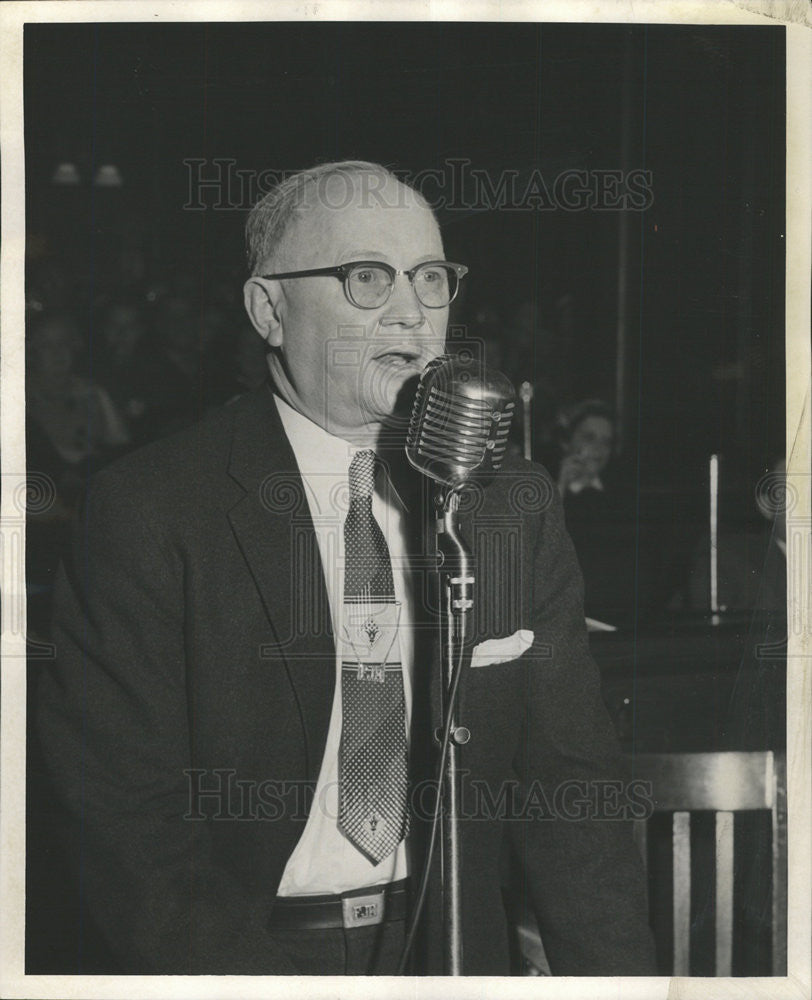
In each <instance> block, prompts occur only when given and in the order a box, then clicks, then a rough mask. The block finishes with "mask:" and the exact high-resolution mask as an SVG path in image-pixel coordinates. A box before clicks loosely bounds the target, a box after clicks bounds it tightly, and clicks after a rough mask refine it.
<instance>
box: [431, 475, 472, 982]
mask: <svg viewBox="0 0 812 1000" xmlns="http://www.w3.org/2000/svg"><path fill="white" fill-rule="evenodd" d="M459 502H460V493H459V490H457V489H449V490H448V491H447V492H444V491H443V490H439V491H438V493H437V496H436V498H435V503H436V505H437V508H438V516H437V555H438V564H439V571H440V583H441V598H442V601H443V606H444V620H443V623H442V629H443V631H442V642H441V646H442V652H443V674H444V676H443V682H444V683H443V684H442V718H443V720H444V721H445V720H446V718H448V716H449V715H450V717H451V727H450V738H449V744H448V752H447V756H446V759H445V766H444V768H443V776H442V797H443V802H442V812H441V815H440V823H441V830H442V837H441V844H442V854H441V878H442V888H443V928H444V935H443V938H444V939H443V964H444V969H445V974H446V975H449V976H461V975H462V918H461V914H462V891H461V889H462V886H461V878H460V846H459V809H460V789H459V779H458V773H457V772H458V766H459V765H458V749H457V748H458V747H459V746H462V745H463V744H465V743H467V742H468V740H469V739H470V738H471V733H470V731H469V730H468V729H466V728H465V727H464V726H460V725H458V720H457V718H456V715H455V712H456V709H455V705H454V701H455V696H456V693H457V691H458V690H459V688H458V687H457V686H454V687H452V679H453V678H454V675H455V672H456V668H457V666H458V665H459V666H460V671H464V670H466V669H467V667H468V665H469V664H468V662H465V661H467V660H470V655H471V651H470V649H466V645H465V639H466V635H467V631H468V629H467V626H468V622H469V621H470V614H471V611H472V610H473V606H474V600H473V592H474V567H473V556H472V554H471V551H470V549H469V548H468V546H467V545H466V543H465V541H464V539H463V538H462V537H461V536H460V533H459V523H458V519H457V511H458V509H459ZM462 658H464V660H463V662H462V663H461V664H460V660H461V659H462ZM437 736H438V738H439V740H440V741H442V736H443V732H442V730H440V731H439V732H438V733H437Z"/></svg>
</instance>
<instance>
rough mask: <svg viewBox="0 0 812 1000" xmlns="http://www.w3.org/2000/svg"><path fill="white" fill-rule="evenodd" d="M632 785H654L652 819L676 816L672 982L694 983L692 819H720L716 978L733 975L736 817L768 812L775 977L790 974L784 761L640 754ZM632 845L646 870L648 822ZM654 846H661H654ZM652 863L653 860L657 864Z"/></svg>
mask: <svg viewBox="0 0 812 1000" xmlns="http://www.w3.org/2000/svg"><path fill="white" fill-rule="evenodd" d="M629 763H630V766H631V771H632V777H633V778H634V779H637V780H642V781H646V782H650V783H651V792H652V807H653V809H654V811H655V812H659V813H671V814H672V857H673V896H672V911H673V957H674V964H673V975H677V976H683V975H684V976H687V975H690V964H691V963H690V958H691V816H690V814H691V813H692V812H713V813H714V819H715V886H716V894H715V914H714V924H715V932H716V949H715V974H716V975H717V976H730V975H732V974H733V924H734V872H735V870H736V869H737V867H738V865H737V863H735V860H734V859H735V849H736V844H735V838H734V829H735V817H734V813H736V812H740V811H745V810H747V811H750V810H767V811H769V812H770V813H771V815H772V897H773V898H772V974H773V975H775V976H783V975H786V969H787V810H786V761H785V757H784V754H783V753H778V752H773V751H771V750H767V751H757V752H749V751H748V752H744V751H742V752H739V751H730V752H728V751H719V752H714V753H663V754H635V755H634V756H632V757H630V758H629ZM634 839H635V842H636V843H637V846H638V848H639V850H640V853H641V855H642V857H643V862H644V865H645V866H646V868H647V869H648V862H649V857H648V855H649V849H648V839H649V832H648V831H647V829H646V821H645V820H643V821H640V820H637V821H635V823H634ZM655 846H656V845H655ZM652 861H653V858H652Z"/></svg>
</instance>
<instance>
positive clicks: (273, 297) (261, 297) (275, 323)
mask: <svg viewBox="0 0 812 1000" xmlns="http://www.w3.org/2000/svg"><path fill="white" fill-rule="evenodd" d="M281 294H282V289H281V286H280V284H279V282H278V281H267V280H266V279H265V278H256V277H253V278H249V279H248V281H246V283H245V286H244V287H243V300H244V302H245V311H246V312H247V313H248V317H249V319H250V320H251V322H252V323H253V324H254V329H255V330H256V331H257V333H259V335H260V336H261V337H262V339H263V340H264V341H265V342H266V343H267V344H269V345H270V346H271V347H281V346H282V341H283V339H284V337H283V330H282V322H281V320H280V316H279V303H280V299H281Z"/></svg>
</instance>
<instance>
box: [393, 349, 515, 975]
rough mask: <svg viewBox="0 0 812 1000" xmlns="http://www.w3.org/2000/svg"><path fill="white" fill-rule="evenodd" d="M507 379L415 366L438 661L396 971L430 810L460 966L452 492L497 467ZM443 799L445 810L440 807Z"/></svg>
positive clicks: (460, 361)
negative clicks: (433, 725) (426, 806)
mask: <svg viewBox="0 0 812 1000" xmlns="http://www.w3.org/2000/svg"><path fill="white" fill-rule="evenodd" d="M515 405H516V404H515V397H514V391H513V386H512V385H511V384H510V382H509V381H508V379H507V378H506V377H505V376H504V375H502V373H501V372H496V371H489V370H487V369H486V368H485V367H484V366H483V365H481V364H480V363H479V362H478V361H476V360H475V359H474V358H466V357H462V356H459V357H452V356H450V355H447V354H444V355H442V356H441V357H439V358H435V359H434V360H433V361H430V362H429V363H428V365H427V366H426V368H425V369H424V371H423V374H422V376H421V378H420V384H419V386H418V389H417V394H416V396H415V401H414V406H413V408H412V416H411V420H410V423H409V430H408V433H407V436H406V457H407V458H408V460H409V462H410V463H411V465H412V466H414V468H415V469H417V470H418V471H419V472H422V473H423V474H424V475H426V476H428V477H429V478H430V479H433V480H434V481H435V483H437V487H436V493H435V500H434V502H435V508H436V510H437V516H436V522H435V527H436V531H437V563H438V568H439V573H440V583H441V589H440V592H441V595H442V598H443V603H444V620H443V627H442V634H441V647H442V654H443V656H442V658H443V664H444V669H443V673H444V681H445V683H444V684H443V698H442V717H443V726H442V729H441V730H438V732H437V734H436V735H437V739H438V742H439V743H440V760H439V766H438V777H440V776H441V782H442V783H441V788H442V794H441V795H438V797H437V802H436V807H435V814H434V820H433V823H432V829H431V837H430V840H429V848H428V852H427V857H426V860H425V863H424V869H423V875H422V878H421V881H420V887H419V890H418V892H417V895H416V901H415V907H414V911H413V913H412V919H411V922H410V926H409V931H408V934H407V938H406V944H405V946H404V949H403V955H402V957H401V963H400V969H399V972H400V973H402V972H403V970H404V968H405V964H406V960H407V958H408V954H409V951H410V949H411V946H412V943H413V941H414V934H415V931H416V928H417V924H418V921H419V919H420V912H421V910H422V907H423V903H424V901H425V896H426V888H427V886H428V877H429V871H430V869H431V858H432V854H433V850H434V844H435V839H436V832H437V825H438V817H439V823H440V826H441V828H442V838H441V840H442V847H443V856H442V873H443V874H442V879H443V917H444V922H443V927H444V942H443V961H444V967H445V973H446V975H451V976H461V975H462V922H461V905H462V900H461V881H460V856H459V783H458V776H457V769H458V765H457V747H459V746H462V745H463V744H465V743H467V742H468V740H469V739H470V737H471V734H470V731H469V730H468V729H466V728H465V726H462V725H459V724H458V721H457V719H456V717H455V702H456V695H457V691H458V689H459V683H460V678H461V676H462V673H463V671H464V669H465V667H466V666H467V665H468V663H469V662H470V650H468V651H467V652H466V648H465V639H466V635H467V632H468V622H469V621H470V615H471V612H472V611H473V607H474V583H475V577H474V562H473V556H472V553H471V550H470V548H469V547H468V545H467V544H466V542H465V540H464V539H463V538H462V536H461V535H460V531H459V521H458V510H459V501H460V494H461V492H462V490H464V489H465V488H466V486H469V485H470V484H471V483H472V482H473V481H474V480H482V479H483V478H484V479H487V477H489V476H490V475H492V474H493V473H495V472H497V471H498V469H499V468H500V466H501V464H502V460H503V458H504V455H505V450H506V448H507V440H508V433H509V431H510V422H511V419H512V417H513V411H514V408H515ZM443 804H444V806H445V809H444V811H443V813H442V815H440V809H441V807H442V805H443Z"/></svg>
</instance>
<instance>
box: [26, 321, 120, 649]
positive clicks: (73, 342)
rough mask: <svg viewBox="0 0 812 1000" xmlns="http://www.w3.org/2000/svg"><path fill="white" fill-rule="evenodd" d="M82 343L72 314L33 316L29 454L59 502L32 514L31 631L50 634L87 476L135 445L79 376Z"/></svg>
mask: <svg viewBox="0 0 812 1000" xmlns="http://www.w3.org/2000/svg"><path fill="white" fill-rule="evenodd" d="M80 347H81V339H80V337H79V334H78V329H77V326H76V323H75V321H74V320H73V318H72V317H71V316H69V315H68V314H66V313H34V314H33V316H32V317H30V318H29V322H28V327H27V330H26V352H27V358H26V360H27V365H26V368H27V372H26V374H27V380H26V397H27V398H26V404H27V421H26V449H27V467H28V471H29V474H31V473H36V474H38V475H39V476H45V477H48V479H50V481H51V482H52V484H53V488H54V491H55V500H54V503H53V504H51V505H50V506H49V507H48V508H47V510H43V511H41V512H39V513H30V512H29V518H28V529H27V546H26V567H27V574H28V589H29V595H30V597H31V598H32V599H31V601H30V603H29V618H30V620H31V623H32V631H35V632H39V633H41V634H44V633H45V630H46V628H47V624H46V623H47V621H48V614H49V600H50V588H51V585H52V582H53V577H54V574H55V572H56V567H57V565H58V563H59V558H60V556H61V551H62V546H63V544H64V541H65V538H66V537H67V532H68V524H69V522H70V519H71V517H72V515H73V513H74V512H75V511H76V509H77V507H78V504H79V502H80V500H81V497H82V493H83V490H84V486H85V483H86V481H87V477H88V475H90V473H91V472H92V471H94V470H95V469H96V468H98V467H99V466H100V465H102V464H103V463H104V462H105V461H108V460H109V459H110V458H112V457H113V456H114V455H116V454H117V453H118V452H119V451H120V450H121V449H123V448H124V447H125V446H126V445H127V444H129V441H130V438H129V434H128V431H127V428H126V425H125V423H124V420H123V419H122V417H121V414H120V413H119V411H118V409H117V408H116V405H115V404H114V403H113V401H112V399H111V398H110V396H109V395H108V394H107V392H105V390H104V389H103V388H102V387H101V386H100V385H98V384H96V383H95V382H93V381H91V380H90V379H88V378H86V377H85V376H83V375H80V374H78V373H77V371H76V364H75V362H76V354H77V351H78V350H79V349H80Z"/></svg>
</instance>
